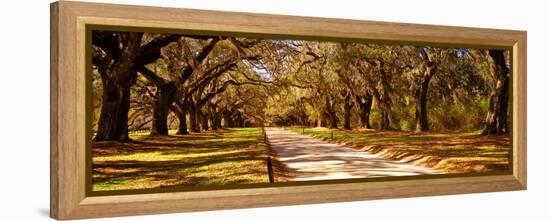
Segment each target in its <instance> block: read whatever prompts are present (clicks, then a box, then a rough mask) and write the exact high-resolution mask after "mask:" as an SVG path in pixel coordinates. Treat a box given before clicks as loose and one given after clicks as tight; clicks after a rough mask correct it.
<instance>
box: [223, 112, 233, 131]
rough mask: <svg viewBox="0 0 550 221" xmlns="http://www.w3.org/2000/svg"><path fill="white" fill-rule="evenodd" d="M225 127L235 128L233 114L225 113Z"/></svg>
mask: <svg viewBox="0 0 550 221" xmlns="http://www.w3.org/2000/svg"><path fill="white" fill-rule="evenodd" d="M223 127H224V128H231V127H233V120H232V119H231V112H229V111H224V113H223Z"/></svg>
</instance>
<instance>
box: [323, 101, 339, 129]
mask: <svg viewBox="0 0 550 221" xmlns="http://www.w3.org/2000/svg"><path fill="white" fill-rule="evenodd" d="M325 108H326V110H325V111H326V115H327V118H328V121H329V122H328V123H329V128H338V116H336V111H335V110H334V104H333V103H332V102H331V100H330V99H329V97H327V98H326V103H325Z"/></svg>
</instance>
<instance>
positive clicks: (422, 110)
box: [415, 67, 433, 132]
mask: <svg viewBox="0 0 550 221" xmlns="http://www.w3.org/2000/svg"><path fill="white" fill-rule="evenodd" d="M432 76H433V69H432V67H428V69H427V70H426V72H425V73H424V76H422V80H421V82H420V87H419V88H418V89H416V91H415V98H416V131H417V132H421V131H427V130H430V126H429V124H428V109H427V100H428V88H429V85H430V80H431V79H432Z"/></svg>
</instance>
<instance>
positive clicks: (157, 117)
mask: <svg viewBox="0 0 550 221" xmlns="http://www.w3.org/2000/svg"><path fill="white" fill-rule="evenodd" d="M176 90H177V88H176V86H175V85H174V83H172V82H170V83H166V84H163V85H159V86H157V93H156V97H155V98H154V100H153V124H152V127H151V135H152V136H155V135H168V125H167V121H168V113H169V111H170V107H171V106H172V103H173V102H174V97H175V95H176Z"/></svg>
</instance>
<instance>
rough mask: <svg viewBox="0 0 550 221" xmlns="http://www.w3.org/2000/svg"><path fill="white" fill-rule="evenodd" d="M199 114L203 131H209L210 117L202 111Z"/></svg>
mask: <svg viewBox="0 0 550 221" xmlns="http://www.w3.org/2000/svg"><path fill="white" fill-rule="evenodd" d="M198 112H199V117H200V122H201V129H202V130H203V131H206V130H208V116H207V115H206V114H205V113H203V112H202V111H201V110H199V111H198Z"/></svg>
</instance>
